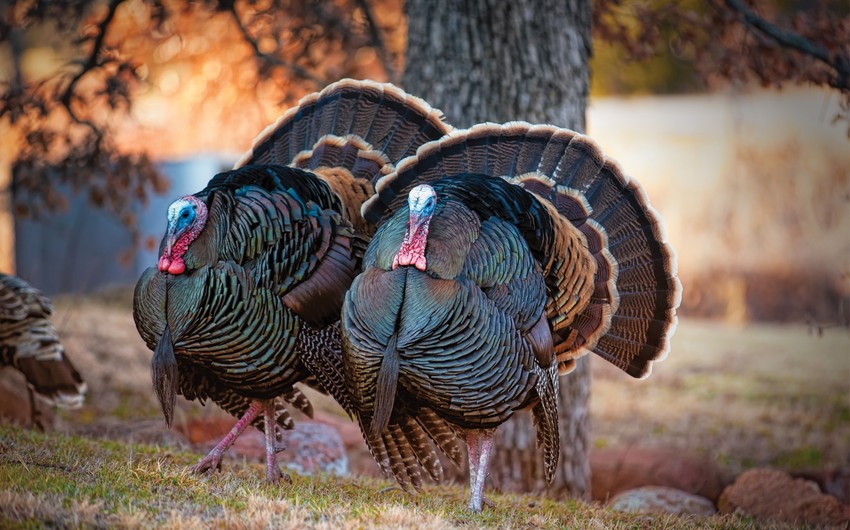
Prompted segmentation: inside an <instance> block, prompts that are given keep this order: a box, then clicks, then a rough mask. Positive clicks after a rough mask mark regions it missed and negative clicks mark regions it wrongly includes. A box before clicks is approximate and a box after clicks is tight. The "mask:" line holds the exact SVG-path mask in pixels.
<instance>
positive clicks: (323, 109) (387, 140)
mask: <svg viewBox="0 0 850 530" xmlns="http://www.w3.org/2000/svg"><path fill="white" fill-rule="evenodd" d="M449 130H450V127H449V126H448V125H447V124H446V123H444V121H443V120H442V115H441V113H440V112H439V111H437V110H435V109H432V108H431V107H430V106H429V105H428V104H427V103H425V102H424V101H422V100H421V99H418V98H416V97H413V96H410V95H408V94H406V93H405V92H403V91H402V90H400V89H398V88H396V87H394V86H392V85H388V84H378V83H374V82H370V81H353V80H343V81H340V82H338V83H335V84H333V85H330V86H329V87H327V88H326V89H324V90H322V91H321V92H318V93H315V94H311V95H309V96H307V97H305V98H304V99H302V100H301V102H300V103H299V104H298V106H296V107H295V108H293V109H291V110H289V111H288V112H286V113H285V114H284V115H283V116H282V117H281V118H280V119H279V120H278V121H277V122H276V123H274V124H272V125H271V126H269V127H268V128H267V129H266V130H265V131H264V132H263V133H262V134H261V135H260V136H259V137H258V139H257V140H255V142H254V146H253V148H252V149H251V150H250V151H249V152H248V153H247V154H246V155H245V156H243V157H242V159H241V160H240V161H239V162H238V163H237V164H236V169H234V170H232V171H227V172H224V173H221V174H219V175H216V176H215V177H213V178H212V180H210V182H209V184H208V185H207V187H206V188H204V189H203V190H200V191H198V192H197V193H194V194H192V195H189V196H186V197H181V198H179V199H177V200H176V201H174V203H172V204H171V206H170V207H169V209H168V212H167V228H166V232H165V235H164V237H163V239H162V242H161V244H160V258H159V261H158V263H157V264H156V266H153V267H151V268H149V269H147V270H146V271H145V272H144V273H143V274H142V277H141V278H140V279H139V281H138V283H137V285H136V290H135V298H134V307H133V314H134V318H135V322H136V327H137V329H138V331H139V333H140V334H141V336H142V338H143V339H144V341H145V342H146V344H147V345H148V347H150V348H151V349H152V350H153V351H154V355H153V359H152V364H151V373H152V378H153V383H154V389H155V391H156V395H157V397H158V399H159V402H160V404H161V406H162V410H163V413H164V415H165V420H166V423H167V424H169V425H170V424H171V422H172V421H173V414H174V405H175V400H176V396H177V395H178V394H179V395H182V396H183V397H185V398H186V399H188V400H199V401H201V402H204V401H206V400H211V401H213V402H214V403H216V404H217V405H219V406H220V407H221V408H223V409H224V410H226V411H227V412H229V413H230V414H232V415H233V416H235V417H236V418H238V421H237V422H236V425H235V426H234V428H233V429H232V430H231V432H230V433H229V434H228V435H227V436H225V437H224V439H222V440H221V442H220V443H219V444H218V445H217V446H216V447H215V448H214V449H213V450H212V451H211V452H210V453H209V454H208V455H207V456H206V457H204V458H203V459H202V460H201V461H200V462H199V463H198V464H197V465H196V466H195V468H194V469H195V470H196V471H198V472H203V471H206V470H210V469H217V468H220V465H221V458H222V455H223V454H224V452H225V451H226V450H227V449H228V447H229V446H230V445H231V444H232V443H233V441H234V440H235V439H236V438H237V437H238V436H239V435H240V434H241V433H242V432H243V431H244V429H245V428H247V427H248V426H249V425H254V426H256V427H258V428H259V429H261V430H263V431H264V432H265V440H266V464H267V478H268V479H269V480H270V481H277V480H279V478H280V477H281V473H280V470H279V469H278V467H277V464H276V453H277V452H278V451H279V450H280V446H279V444H280V441H279V438H278V430H277V429H278V427H282V428H291V427H292V425H293V423H292V418H291V415H290V414H289V412H288V410H287V408H286V407H285V406H284V405H283V403H282V402H288V403H289V404H290V405H292V406H294V407H296V408H298V409H300V410H302V411H303V412H305V413H306V414H308V415H311V414H312V408H311V405H310V403H309V401H308V400H307V399H306V397H305V396H304V395H303V393H302V392H301V391H300V390H299V389H298V387H296V386H293V385H295V384H296V383H298V382H304V381H308V382H311V383H313V384H315V385H317V386H319V387H320V388H322V389H324V390H326V391H328V392H330V393H332V394H334V396H335V397H336V398H337V399H338V400H339V401H340V402H341V403H342V404H343V406H346V404H347V399H346V395H345V394H344V384H343V382H342V381H341V379H339V378H338V377H337V376H336V374H335V373H334V372H333V371H329V370H327V369H326V368H325V366H326V364H327V363H328V362H337V361H338V359H339V357H340V353H339V340H340V339H339V326H338V319H339V314H340V308H341V305H342V300H343V296H344V294H345V291H346V290H347V289H348V287H349V285H350V283H351V281H352V279H353V278H354V277H355V276H356V275H357V273H358V272H359V270H360V264H361V259H362V254H363V249H364V248H365V243H366V241H368V238H369V237H370V236H371V234H372V233H373V231H374V226H373V225H370V224H369V223H367V222H366V221H365V220H363V219H362V217H361V215H360V208H361V205H362V203H363V202H364V201H365V200H366V199H367V198H368V197H370V196H371V195H372V194H373V193H374V183H375V182H376V181H377V180H378V179H379V178H381V177H383V176H386V175H388V174H389V173H391V172H392V171H393V170H394V168H395V163H396V162H397V161H399V160H400V159H401V158H403V157H405V156H407V155H410V154H412V153H414V152H415V151H416V149H417V148H418V147H419V146H420V145H422V144H424V143H426V142H428V141H431V140H434V139H437V138H440V137H441V136H443V135H444V134H445V133H447V132H448V131H449ZM328 359H331V360H330V361H329V360H328ZM403 420H404V421H406V420H407V418H403ZM422 423H423V422H422V421H419V422H411V425H412V426H411V427H410V428H409V429H408V430H407V432H408V433H409V435H408V436H409V437H410V438H411V439H415V440H420V439H427V436H426V435H425V434H424V431H423V427H422V426H421V425H422ZM404 440H405V442H404V443H405V444H406V445H409V444H408V443H407V441H406V440H407V438H405V439H404ZM421 447H422V449H421V451H424V450H428V449H430V446H428V445H422V446H421ZM423 458H425V456H423Z"/></svg>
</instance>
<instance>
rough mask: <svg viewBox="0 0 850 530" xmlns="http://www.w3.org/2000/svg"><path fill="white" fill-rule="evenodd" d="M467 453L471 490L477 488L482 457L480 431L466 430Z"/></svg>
mask: <svg viewBox="0 0 850 530" xmlns="http://www.w3.org/2000/svg"><path fill="white" fill-rule="evenodd" d="M466 453H467V455H468V456H469V492H470V494H471V493H472V492H473V491H474V490H475V476H476V474H477V473H478V460H479V458H480V457H481V453H480V452H479V445H478V431H474V430H471V429H470V430H468V431H466Z"/></svg>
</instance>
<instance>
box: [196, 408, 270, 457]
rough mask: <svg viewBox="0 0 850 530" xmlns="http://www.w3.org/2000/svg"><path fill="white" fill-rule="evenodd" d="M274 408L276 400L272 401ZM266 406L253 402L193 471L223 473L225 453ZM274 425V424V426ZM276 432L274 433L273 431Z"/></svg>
mask: <svg viewBox="0 0 850 530" xmlns="http://www.w3.org/2000/svg"><path fill="white" fill-rule="evenodd" d="M269 403H271V404H272V405H271V406H272V408H274V400H270V401H269ZM265 405H266V402H265V401H252V402H251V406H250V407H249V408H248V411H247V412H245V414H243V415H242V417H241V418H239V421H237V422H236V425H234V426H233V428H232V429H230V432H229V433H227V436H225V437H224V438H222V439H221V441H220V442H218V445H216V446H215V447H213V449H212V451H210V452H209V453H208V454H207V456H205V457H204V458H202V459H201V461H200V462H198V463H197V464H195V466H194V467H193V468H192V471H194V472H195V473H204V472H206V471H209V470H212V469H214V470H217V471H221V457H222V456H224V453H225V451H227V450H228V449H229V448H230V446H231V445H233V442H235V441H236V439H237V438H239V435H240V434H242V433H243V432H245V429H246V428H247V427H248V425H250V424H251V422H252V421H254V419H255V418H256V417H257V415H258V414H259V413H260V409H262V408H263V407H264V406H265ZM272 425H274V424H272ZM272 432H274V431H272Z"/></svg>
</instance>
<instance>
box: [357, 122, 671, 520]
mask: <svg viewBox="0 0 850 530" xmlns="http://www.w3.org/2000/svg"><path fill="white" fill-rule="evenodd" d="M376 191H377V192H376V195H375V196H374V197H373V198H372V199H370V200H369V201H367V203H365V204H364V207H363V216H364V218H365V219H366V220H367V221H371V222H374V223H376V224H379V225H380V227H379V229H378V231H377V232H376V234H375V236H374V237H373V238H372V240H371V242H370V244H369V246H368V248H367V250H366V254H365V256H364V259H363V266H362V268H363V272H362V273H361V274H360V275H358V276H357V278H355V280H354V282H353V283H352V286H351V289H350V290H349V291H348V293H347V295H346V298H345V303H344V305H343V313H342V320H341V324H342V327H343V366H342V371H343V378H344V380H345V382H346V385H347V387H348V393H349V396H350V400H351V407H352V408H353V409H354V410H356V411H357V417H358V419H359V421H360V426H361V429H362V430H363V432H364V433H365V436H366V438H367V439H372V440H381V439H384V440H386V439H387V438H388V437H390V438H391V437H392V430H393V428H392V425H393V424H394V423H395V422H397V414H399V413H402V414H404V415H406V416H413V417H414V418H415V417H416V413H415V411H417V410H426V411H427V413H428V414H429V415H435V416H437V417H439V418H441V419H443V420H444V421H445V422H446V423H447V424H448V425H449V426H450V427H451V428H452V429H454V430H455V432H456V433H460V435H461V436H463V437H464V438H465V440H466V445H467V454H468V459H469V470H470V477H469V478H470V489H471V495H470V502H469V508H470V509H471V510H473V511H479V510H481V508H482V503H483V501H484V496H483V489H484V481H485V478H486V475H487V463H488V459H489V456H490V454H491V451H492V449H493V436H494V432H495V430H496V429H497V428H498V427H499V426H500V425H501V424H502V423H504V422H505V421H507V420H508V419H509V418H510V417H511V416H512V415H513V414H514V413H515V412H516V411H517V410H520V409H526V408H530V409H531V410H532V413H533V416H534V419H535V424H536V428H537V440H538V444H539V446H541V447H542V452H543V459H544V471H545V473H544V475H545V477H546V479H547V480H549V481H551V479H552V477H553V475H554V470H555V466H556V464H557V459H558V454H559V444H560V440H559V433H558V379H559V376H561V375H565V374H567V373H569V372H570V371H571V370H572V369H573V368H574V366H575V362H576V359H577V358H579V357H581V356H582V355H585V354H586V353H589V352H593V353H595V354H597V355H599V356H601V357H602V358H604V359H606V360H608V361H610V362H611V363H613V364H614V365H615V366H617V367H619V368H621V369H623V370H624V371H626V372H627V373H628V374H630V375H632V376H634V377H646V376H648V375H649V373H650V370H651V367H652V363H653V362H656V361H659V360H661V359H663V358H664V357H665V356H666V354H667V352H668V350H669V346H670V343H669V341H670V336H671V334H672V333H673V330H674V328H675V326H676V309H677V307H678V305H679V302H680V299H681V285H680V282H679V280H678V278H677V274H676V262H675V257H674V253H673V251H672V249H671V248H670V246H669V245H668V244H667V243H666V238H665V234H664V230H663V226H662V222H661V219H660V217H659V216H658V214H657V213H656V211H655V210H654V209H653V208H652V207H651V206H650V204H649V201H648V199H647V197H646V195H645V193H644V192H643V190H642V188H641V187H640V186H639V185H638V183H637V182H636V181H634V180H632V179H630V178H628V177H627V176H626V175H625V174H624V173H623V172H622V171H621V170H620V168H619V167H618V166H617V165H616V164H615V163H614V162H612V161H611V160H610V159H608V158H606V157H605V156H604V155H603V154H602V153H601V151H600V150H599V148H598V147H597V146H596V145H595V144H594V143H593V142H592V141H591V140H590V139H589V138H588V137H586V136H584V135H581V134H578V133H575V132H573V131H569V130H566V129H560V128H557V127H554V126H548V125H531V124H528V123H521V122H513V123H508V124H504V125H498V124H491V123H487V124H480V125H477V126H475V127H472V128H471V129H468V130H463V131H453V132H452V133H450V134H449V135H447V136H446V137H444V138H443V139H440V140H437V141H435V142H431V143H429V144H426V145H424V146H422V147H421V148H419V150H418V151H417V154H416V156H414V157H411V158H408V159H406V160H404V161H402V162H401V163H400V164H399V165H398V168H397V169H396V171H395V172H393V173H392V174H391V175H388V176H386V177H383V178H382V179H381V180H380V181H378V183H377V185H376ZM411 411H414V412H411ZM391 456H392V455H391ZM413 460H415V459H413V458H401V459H398V458H395V459H394V458H388V459H384V460H383V462H384V464H383V465H384V466H388V464H389V466H388V467H387V469H388V471H390V472H392V473H393V474H395V475H396V478H397V479H398V480H399V482H402V483H404V482H405V481H406V480H407V478H406V476H405V474H404V472H403V471H404V467H405V466H406V465H407V464H408V463H409V462H412V461H413ZM379 463H381V460H379Z"/></svg>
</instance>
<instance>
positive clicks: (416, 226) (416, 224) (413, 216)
mask: <svg viewBox="0 0 850 530" xmlns="http://www.w3.org/2000/svg"><path fill="white" fill-rule="evenodd" d="M427 218H428V217H427V216H425V217H423V216H422V214H421V213H419V212H410V239H413V236H415V235H416V234H417V233H418V232H419V230H420V229H421V228H422V223H423V221H425V220H426V219H427Z"/></svg>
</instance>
